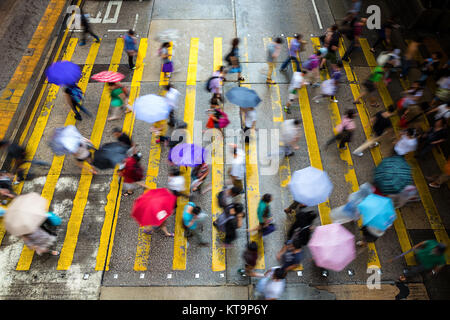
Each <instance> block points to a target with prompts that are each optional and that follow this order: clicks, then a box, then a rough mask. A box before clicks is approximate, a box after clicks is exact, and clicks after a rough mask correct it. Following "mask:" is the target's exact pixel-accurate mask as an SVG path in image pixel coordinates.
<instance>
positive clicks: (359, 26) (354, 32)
mask: <svg viewBox="0 0 450 320" xmlns="http://www.w3.org/2000/svg"><path fill="white" fill-rule="evenodd" d="M366 22H367V19H366V18H361V19H359V21H355V22H354V23H353V24H352V25H351V26H350V31H349V32H348V33H346V35H347V38H348V39H349V40H350V45H349V46H348V47H347V50H345V53H344V56H343V57H342V60H344V61H348V60H349V59H348V58H349V57H350V55H351V54H352V52H353V51H354V50H355V49H360V45H359V37H360V36H361V34H362V31H363V28H364V26H365V25H366Z"/></svg>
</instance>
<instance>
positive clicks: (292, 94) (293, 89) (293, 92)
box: [283, 68, 317, 114]
mask: <svg viewBox="0 0 450 320" xmlns="http://www.w3.org/2000/svg"><path fill="white" fill-rule="evenodd" d="M316 69H317V68H316ZM306 74H307V71H306V70H303V71H302V72H294V74H293V75H292V80H291V83H290V85H289V88H288V92H289V96H288V102H287V103H286V105H285V106H284V107H283V110H284V111H285V112H286V113H287V114H291V110H290V107H291V105H292V103H293V102H294V101H295V100H296V99H297V98H298V91H299V90H300V89H301V88H302V87H304V86H305V85H306V81H305V76H306Z"/></svg>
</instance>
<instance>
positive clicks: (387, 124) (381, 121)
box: [353, 105, 396, 157]
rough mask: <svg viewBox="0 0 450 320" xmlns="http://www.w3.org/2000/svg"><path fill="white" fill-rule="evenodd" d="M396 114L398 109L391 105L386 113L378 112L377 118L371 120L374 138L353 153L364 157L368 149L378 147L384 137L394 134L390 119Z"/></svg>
mask: <svg viewBox="0 0 450 320" xmlns="http://www.w3.org/2000/svg"><path fill="white" fill-rule="evenodd" d="M395 114H396V108H395V107H394V106H393V105H390V106H389V107H388V109H387V110H386V111H378V112H377V113H376V114H375V116H373V117H372V118H370V123H371V125H372V129H373V134H374V135H373V137H371V138H370V139H367V140H366V141H365V142H364V143H363V144H362V145H360V146H359V147H358V148H356V149H355V150H354V151H353V154H354V155H357V156H359V157H362V156H363V155H364V151H365V150H366V149H367V148H372V147H377V146H378V145H379V144H380V143H379V142H378V141H379V140H380V139H381V138H382V137H383V136H385V135H386V134H388V133H389V132H392V131H393V130H392V122H391V120H390V117H392V116H393V115H395Z"/></svg>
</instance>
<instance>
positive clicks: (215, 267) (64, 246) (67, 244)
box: [0, 37, 449, 272]
mask: <svg viewBox="0 0 450 320" xmlns="http://www.w3.org/2000/svg"><path fill="white" fill-rule="evenodd" d="M287 40H288V42H289V41H290V38H288V39H287ZM150 41H152V40H150V39H147V38H141V39H140V41H139V50H138V56H137V61H136V66H137V69H136V70H135V71H134V73H133V77H132V80H131V90H130V99H129V104H130V105H131V104H132V103H133V101H134V100H135V99H136V98H137V97H138V96H140V95H142V92H141V91H142V90H141V85H142V78H143V74H144V72H145V68H146V65H145V64H144V60H145V58H146V55H147V51H148V48H149V47H150V44H149V42H150ZM246 41H247V39H246V38H244V39H243V43H244V44H243V46H244V47H245V46H246V45H247V42H246ZM252 41H255V40H252ZM261 41H262V43H263V45H264V46H267V44H268V43H269V42H270V41H271V39H270V38H263V39H261ZM77 43H78V39H77V38H71V39H69V41H68V45H67V47H66V49H65V51H64V53H63V56H62V58H61V59H62V60H67V61H70V60H71V59H72V57H73V56H74V55H75V54H76V53H77V48H79V47H77ZM223 43H224V39H223V38H214V39H213V43H211V44H207V43H204V42H203V39H202V38H201V37H195V38H191V39H189V41H188V42H187V43H186V44H184V43H183V44H176V45H188V46H189V58H188V65H187V66H186V67H187V78H186V81H185V87H186V91H185V100H184V106H180V108H181V109H184V118H183V120H184V122H186V123H187V140H188V143H190V142H192V141H193V139H194V137H193V135H194V126H197V125H198V122H197V121H196V120H195V119H196V114H197V113H199V112H201V111H199V110H203V109H204V108H203V109H201V107H200V106H201V105H205V104H206V103H208V102H206V101H199V100H198V96H199V92H198V91H199V88H203V86H204V85H203V83H200V82H199V81H198V79H197V71H198V69H199V64H200V63H201V62H202V57H201V56H200V51H199V47H200V46H201V47H202V52H203V51H204V50H203V46H205V45H209V46H211V47H212V50H213V59H214V61H213V70H211V72H212V71H214V70H217V68H218V67H219V66H220V65H222V63H223V52H224V51H225V50H227V49H228V46H227V47H226V48H225V47H224V44H223ZM308 44H309V47H310V48H309V49H308V52H311V51H312V48H313V47H315V46H317V45H318V38H316V37H312V38H311V39H310V42H309V43H308ZM102 45H103V44H102V43H93V44H92V45H91V46H90V48H89V52H88V54H87V57H86V60H85V62H84V65H83V72H82V74H83V77H82V78H81V79H80V81H79V83H78V85H79V86H80V88H81V89H82V90H83V92H86V90H87V88H88V87H89V86H90V84H89V79H90V77H91V74H92V70H93V68H94V66H95V61H96V59H97V57H98V55H99V50H100V48H101V46H102ZM361 45H362V48H363V52H364V55H365V58H366V60H367V62H368V65H369V66H374V64H373V63H374V57H373V55H372V54H371V53H370V51H368V50H367V48H368V44H367V40H366V39H361ZM123 46H124V44H123V40H122V39H121V38H119V39H117V40H116V41H115V44H114V49H113V51H112V55H111V60H110V64H109V69H108V70H110V71H117V70H118V69H119V65H120V64H121V59H122V55H123ZM173 48H174V46H173V45H172V46H171V47H170V50H169V53H170V54H171V53H172V52H173V51H172V50H173ZM224 49H225V50H224ZM339 50H340V54H341V55H342V53H343V51H344V43H343V42H342V41H341V46H340V48H339ZM299 58H300V57H299ZM241 59H242V61H241V63H243V64H244V65H245V64H246V63H248V62H249V57H248V53H247V50H244V52H243V54H242V57H241ZM150 63H159V61H151V62H150ZM343 63H344V71H345V74H346V76H347V80H348V82H349V83H348V86H349V87H350V90H351V92H352V95H353V97H354V98H356V97H357V96H358V95H359V91H360V88H359V85H358V82H359V81H358V79H357V78H356V75H355V74H354V72H353V71H352V69H351V68H350V65H349V64H348V63H347V62H345V61H344V62H343ZM274 72H275V73H276V71H274ZM322 77H324V78H323V79H325V78H329V75H328V74H323V75H322ZM323 79H322V80H323ZM168 81H169V79H168V78H166V77H165V76H164V73H162V72H161V74H160V78H159V88H160V90H162V87H163V86H164V85H166V84H168ZM127 85H128V84H127ZM241 86H245V87H248V88H250V87H251V84H250V83H248V82H244V83H242V84H241ZM45 88H47V89H48V90H47V91H45V90H44V89H43V90H42V91H41V95H40V97H39V99H38V102H37V103H40V102H41V101H43V105H42V110H41V111H40V114H39V116H38V117H37V120H36V122H35V124H34V126H33V128H32V126H31V122H30V125H28V126H27V128H26V130H32V131H31V132H29V133H28V132H27V131H26V132H24V134H23V135H22V138H21V141H22V142H24V141H25V140H26V139H25V137H26V136H27V135H28V134H29V139H28V141H27V150H28V152H29V155H30V158H33V157H34V156H35V155H36V153H37V151H38V148H39V147H40V148H44V145H45V141H46V140H47V138H48V137H45V136H44V131H45V128H46V127H47V126H48V124H49V123H48V121H49V119H50V115H51V113H52V112H55V110H54V109H55V108H54V106H55V103H56V101H57V97H58V96H61V95H62V93H61V92H60V88H59V87H58V86H56V85H53V84H51V85H46V87H45ZM268 90H269V92H270V98H271V101H270V105H271V110H272V117H271V118H272V121H273V123H281V122H282V121H284V120H285V114H284V113H283V110H282V102H283V100H284V99H283V98H284V96H285V94H284V93H281V90H282V89H281V85H278V84H270V85H268ZM299 91H300V92H299V96H298V103H299V107H298V108H299V111H300V113H299V115H300V117H301V120H302V123H303V131H304V136H305V140H306V146H307V151H308V157H309V161H310V165H311V166H313V167H316V168H318V169H321V170H325V171H327V168H326V167H324V165H323V162H322V157H321V150H320V148H319V143H318V138H317V136H318V134H319V135H324V134H326V133H325V130H324V132H316V127H315V124H314V117H313V114H312V112H311V108H312V106H311V103H310V94H311V92H308V90H307V88H305V87H304V88H302V89H301V90H299ZM380 95H381V97H382V99H383V103H384V105H385V107H387V106H389V105H390V104H392V103H393V101H392V98H391V97H390V94H389V92H388V91H387V89H386V88H385V87H383V85H381V86H380ZM291 108H297V107H295V105H293V106H292V107H291ZM356 108H357V109H358V113H359V117H358V118H359V119H360V120H361V124H362V128H363V131H364V134H365V136H366V137H367V138H369V137H370V136H371V133H372V129H371V126H370V122H369V117H368V112H367V110H366V107H365V105H364V104H358V105H356ZM109 109H110V95H109V89H108V88H107V85H104V87H103V91H102V93H101V97H100V101H99V102H98V110H97V112H96V116H95V122H94V125H93V127H92V131H91V135H90V140H91V141H92V142H93V145H94V146H95V147H99V145H100V144H101V142H102V139H103V137H104V136H105V134H106V132H105V126H106V124H107V122H106V118H107V116H108V113H109V112H110V110H109ZM344 109H345V107H344V106H341V105H340V103H334V102H331V103H330V105H329V109H328V113H329V118H330V120H331V123H332V124H333V127H335V126H336V125H337V124H339V123H340V121H341V118H340V110H341V111H342V110H344ZM60 110H63V111H62V112H66V110H68V108H66V109H64V108H60ZM73 116H74V114H73V112H72V111H69V112H68V115H67V117H66V119H65V122H64V125H65V126H66V125H70V124H72V125H76V124H77V123H76V121H75V119H74V117H73ZM241 121H243V119H241ZM395 121H396V119H394V122H395ZM134 123H135V120H134V117H133V115H132V114H131V113H129V114H127V115H126V116H125V119H124V121H123V125H122V129H123V131H124V132H125V133H127V134H129V135H130V136H132V134H133V133H134V134H136V133H137V132H134ZM202 126H204V124H202ZM394 127H395V126H394ZM225 132H226V131H225ZM224 146H225V141H224V140H223V139H222V137H220V136H217V137H216V138H215V139H214V144H213V152H212V157H211V158H212V162H211V163H212V164H211V175H210V176H211V185H212V191H211V192H208V193H206V194H205V195H203V197H206V196H207V197H210V198H211V207H210V208H205V209H206V210H207V211H209V212H211V223H212V221H214V220H215V219H216V218H217V216H218V214H220V208H218V206H217V203H216V194H217V193H218V192H219V191H220V190H221V189H222V186H223V184H224V181H225V180H226V170H225V165H224V158H225V156H224V152H223V151H224V149H226V146H225V148H224ZM141 151H143V152H147V151H146V150H144V149H141ZM245 152H246V181H245V185H246V196H245V199H246V204H247V216H248V228H249V229H251V228H253V227H255V226H256V225H257V224H258V219H257V215H256V212H257V206H258V203H259V200H260V198H261V196H262V192H261V191H260V184H261V183H262V179H261V177H260V171H259V170H260V168H259V162H258V161H260V159H259V157H258V140H257V138H256V132H255V131H253V130H252V132H251V136H250V143H249V144H246V147H245ZM322 152H323V151H322ZM370 152H371V154H372V158H373V162H374V164H375V165H377V164H378V163H380V162H381V160H382V155H381V152H380V150H379V148H378V147H377V148H372V149H371V151H370ZM148 155H149V158H148V159H149V160H148V163H147V168H146V169H147V173H146V181H145V183H146V185H147V186H149V187H150V188H157V187H164V185H159V184H158V183H157V178H158V177H159V176H160V174H161V168H162V167H163V166H165V164H164V161H163V159H161V156H162V149H161V145H160V144H158V143H156V142H155V137H154V136H153V135H152V137H151V141H150V148H149V150H148ZM339 156H340V159H341V160H342V161H343V163H345V166H346V168H347V169H346V170H347V171H346V172H345V173H344V180H345V181H346V182H347V183H348V185H349V186H350V187H349V188H348V191H349V192H355V191H357V190H358V188H359V184H360V183H362V182H364V181H358V178H357V176H356V171H355V170H354V163H353V160H352V157H351V154H350V151H349V148H347V149H346V150H340V151H339ZM30 160H31V159H30ZM408 160H409V161H410V163H411V165H412V167H413V175H414V181H415V183H416V185H417V187H418V190H419V193H420V196H421V200H422V205H423V207H424V210H425V212H426V214H427V217H428V219H429V222H430V225H431V227H432V229H433V231H434V233H435V236H436V239H437V240H438V241H443V242H446V243H449V240H448V235H447V232H446V230H445V228H444V226H443V223H442V220H441V218H440V217H439V213H438V211H437V209H436V206H435V204H434V202H433V198H432V196H431V194H430V192H429V190H428V186H427V184H426V183H425V179H424V176H423V174H422V172H421V170H420V167H419V165H418V164H417V162H416V161H415V159H413V158H410V159H408ZM438 162H439V161H438ZM64 163H65V157H64V156H62V157H57V156H54V157H53V159H52V162H51V167H50V169H49V171H48V173H47V176H46V180H45V183H44V186H43V189H42V191H41V195H42V196H43V197H44V198H46V199H48V200H49V202H52V200H53V199H54V198H55V194H58V192H59V190H58V187H57V186H58V181H59V180H60V178H61V173H62V172H63V167H64ZM307 165H308V164H305V166H307ZM30 166H31V164H26V165H25V168H26V171H25V172H28V171H29V169H30ZM291 170H292V169H291V164H290V160H289V159H288V158H286V159H285V160H283V161H282V162H281V163H280V168H279V171H278V175H279V181H280V184H279V186H274V193H275V190H280V192H281V193H282V196H281V198H282V199H288V198H289V199H290V194H289V191H288V188H287V184H288V182H289V181H290V177H291V174H292V171H291ZM190 171H191V169H187V170H184V171H182V173H183V175H184V177H185V179H186V190H189V188H190V179H191V178H190V173H191V172H190ZM92 180H93V175H92V174H91V173H90V172H89V171H88V170H86V169H83V170H82V171H81V174H80V177H79V180H78V181H77V182H76V185H77V191H76V193H75V194H74V195H73V199H70V200H71V201H72V206H71V209H70V214H68V217H69V219H68V220H67V221H65V219H64V221H63V225H62V226H61V228H60V235H58V240H61V241H60V243H59V244H58V248H61V254H60V256H59V257H58V258H57V259H58V261H57V264H56V267H55V269H56V270H61V271H64V270H69V269H70V268H71V266H72V265H73V261H74V257H75V255H76V254H77V250H76V249H77V247H78V246H79V243H78V240H79V237H80V231H81V228H82V222H83V219H84V218H85V209H86V206H87V204H88V198H89V196H90V194H91V192H94V191H93V187H92V186H93V185H92ZM27 183H28V182H22V183H20V184H18V185H17V186H16V188H15V191H16V192H17V193H19V194H20V193H22V192H23V188H24V185H25V184H27ZM105 184H106V185H107V186H108V187H109V189H108V190H109V191H108V192H107V196H106V199H104V200H105V205H104V206H103V205H100V204H99V205H98V208H97V210H99V211H101V212H104V216H103V219H102V221H101V228H99V233H98V234H95V235H92V239H96V240H95V241H98V244H96V247H97V250H96V253H95V259H94V260H95V262H94V263H93V264H92V266H91V265H89V266H87V267H88V268H93V269H94V270H96V271H102V270H105V271H108V270H109V264H110V260H111V256H112V255H113V253H114V242H115V241H117V237H119V236H121V235H118V234H116V226H117V223H118V219H119V212H120V210H121V206H120V205H121V194H122V192H121V188H122V184H120V183H119V179H118V172H117V168H116V169H115V170H114V172H113V174H112V176H111V177H109V178H108V180H107V182H106V183H105ZM67 196H69V195H67ZM282 201H283V200H282ZM186 204H187V200H186V199H184V198H182V197H179V198H178V202H177V205H178V206H177V211H176V214H175V217H174V218H173V219H174V220H175V230H174V233H175V236H174V238H173V254H172V264H171V266H168V270H179V271H183V270H186V269H187V265H188V264H189V259H188V258H189V254H190V250H192V248H191V249H189V250H188V246H187V240H186V238H185V237H184V229H183V226H182V212H183V208H184V206H185V205H186ZM94 205H95V206H97V204H95V203H94ZM283 205H285V203H283ZM339 205H341V204H339ZM336 206H338V205H336ZM318 211H319V215H320V223H321V224H329V223H332V221H331V218H330V211H331V205H330V201H329V200H327V201H326V202H325V203H322V204H320V205H318ZM277 214H278V213H277ZM281 214H283V215H284V212H281ZM128 218H130V219H131V217H129V215H128ZM359 224H361V222H359ZM394 229H395V231H396V233H397V236H398V240H399V243H400V246H401V249H402V251H403V252H404V251H407V250H409V249H410V248H411V246H412V243H411V241H410V239H409V236H408V232H407V230H406V227H405V223H404V221H403V220H402V210H401V209H400V210H397V220H396V221H395V223H394ZM211 230H212V232H211V239H212V245H211V248H210V249H209V251H210V254H208V255H207V256H206V257H204V258H205V259H208V260H210V263H211V270H212V271H214V272H221V271H224V270H226V268H227V265H226V259H225V257H226V250H227V249H225V248H223V247H222V246H221V244H220V238H223V235H222V234H221V233H219V232H217V230H216V229H215V228H211ZM5 236H6V237H8V235H7V234H5V231H4V229H3V226H1V227H0V246H2V240H3V239H4V237H5ZM269 237H270V236H269ZM135 238H136V249H135V254H134V263H133V270H134V271H147V270H151V269H152V264H151V254H152V250H151V249H152V236H151V235H147V234H144V233H143V229H142V228H139V227H138V226H137V227H136V235H135ZM166 240H167V241H172V240H171V239H170V238H167V239H166ZM249 240H250V241H256V242H257V243H258V247H259V253H260V257H259V259H258V262H257V269H266V267H268V266H269V265H268V264H267V261H269V259H268V258H267V257H265V250H264V241H265V239H264V240H263V239H262V237H261V236H260V235H259V234H256V235H250V239H249ZM193 245H195V244H191V246H193ZM279 245H280V248H281V246H282V244H281V243H280V244H279ZM241 249H243V248H241ZM378 250H380V251H381V250H383V248H378ZM369 252H370V253H369V258H368V261H367V266H373V265H375V266H377V267H380V268H382V267H383V265H382V263H381V262H380V259H379V257H378V253H377V248H376V246H375V245H374V244H370V245H369ZM34 259H37V258H36V257H35V255H34V251H32V250H30V249H29V248H27V247H26V246H24V245H22V249H21V253H20V257H19V259H18V260H17V261H11V263H13V264H14V265H15V266H14V269H15V270H17V271H29V270H31V269H32V262H33V260H34ZM89 261H91V260H89ZM405 262H406V264H408V265H414V264H415V261H414V257H413V255H412V254H408V255H406V256H405ZM302 268H303V267H300V268H298V270H302Z"/></svg>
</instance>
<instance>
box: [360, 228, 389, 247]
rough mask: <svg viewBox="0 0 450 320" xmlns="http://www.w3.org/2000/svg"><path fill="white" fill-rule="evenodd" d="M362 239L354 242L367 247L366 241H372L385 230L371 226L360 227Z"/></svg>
mask: <svg viewBox="0 0 450 320" xmlns="http://www.w3.org/2000/svg"><path fill="white" fill-rule="evenodd" d="M360 230H361V232H362V235H363V239H362V240H359V241H357V242H356V245H357V246H359V247H367V244H368V243H374V242H375V241H377V239H378V238H379V237H381V236H382V235H383V234H384V233H385V232H386V231H381V230H378V229H376V228H373V227H366V226H362V227H361V229H360Z"/></svg>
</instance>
